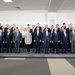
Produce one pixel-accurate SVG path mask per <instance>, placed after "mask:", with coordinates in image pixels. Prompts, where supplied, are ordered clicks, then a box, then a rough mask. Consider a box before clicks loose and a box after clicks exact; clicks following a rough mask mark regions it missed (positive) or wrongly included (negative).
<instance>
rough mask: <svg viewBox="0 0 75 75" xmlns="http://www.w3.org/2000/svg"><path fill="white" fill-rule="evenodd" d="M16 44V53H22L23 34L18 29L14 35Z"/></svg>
mask: <svg viewBox="0 0 75 75" xmlns="http://www.w3.org/2000/svg"><path fill="white" fill-rule="evenodd" d="M14 42H15V52H16V53H20V43H21V42H22V34H21V32H20V31H19V29H18V27H16V32H15V33H14Z"/></svg>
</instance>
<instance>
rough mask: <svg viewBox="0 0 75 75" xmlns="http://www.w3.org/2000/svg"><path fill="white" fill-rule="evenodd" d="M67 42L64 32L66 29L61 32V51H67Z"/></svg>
mask: <svg viewBox="0 0 75 75" xmlns="http://www.w3.org/2000/svg"><path fill="white" fill-rule="evenodd" d="M67 43H68V35H67V33H66V29H64V30H63V33H62V35H61V44H62V51H61V52H62V53H66V52H67Z"/></svg>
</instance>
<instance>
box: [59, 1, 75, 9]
mask: <svg viewBox="0 0 75 75" xmlns="http://www.w3.org/2000/svg"><path fill="white" fill-rule="evenodd" d="M59 10H75V0H64V2H63V4H62V5H61V7H60V9H59Z"/></svg>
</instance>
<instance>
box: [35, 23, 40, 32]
mask: <svg viewBox="0 0 75 75" xmlns="http://www.w3.org/2000/svg"><path fill="white" fill-rule="evenodd" d="M37 27H38V28H39V30H41V26H40V23H37V26H36V28H35V31H36V30H37Z"/></svg>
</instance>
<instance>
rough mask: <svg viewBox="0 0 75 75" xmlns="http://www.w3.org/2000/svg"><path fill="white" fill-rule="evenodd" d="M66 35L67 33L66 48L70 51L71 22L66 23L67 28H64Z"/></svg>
mask: <svg viewBox="0 0 75 75" xmlns="http://www.w3.org/2000/svg"><path fill="white" fill-rule="evenodd" d="M66 32H67V35H68V50H70V52H71V43H70V32H72V24H69V25H68V28H67V29H66Z"/></svg>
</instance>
